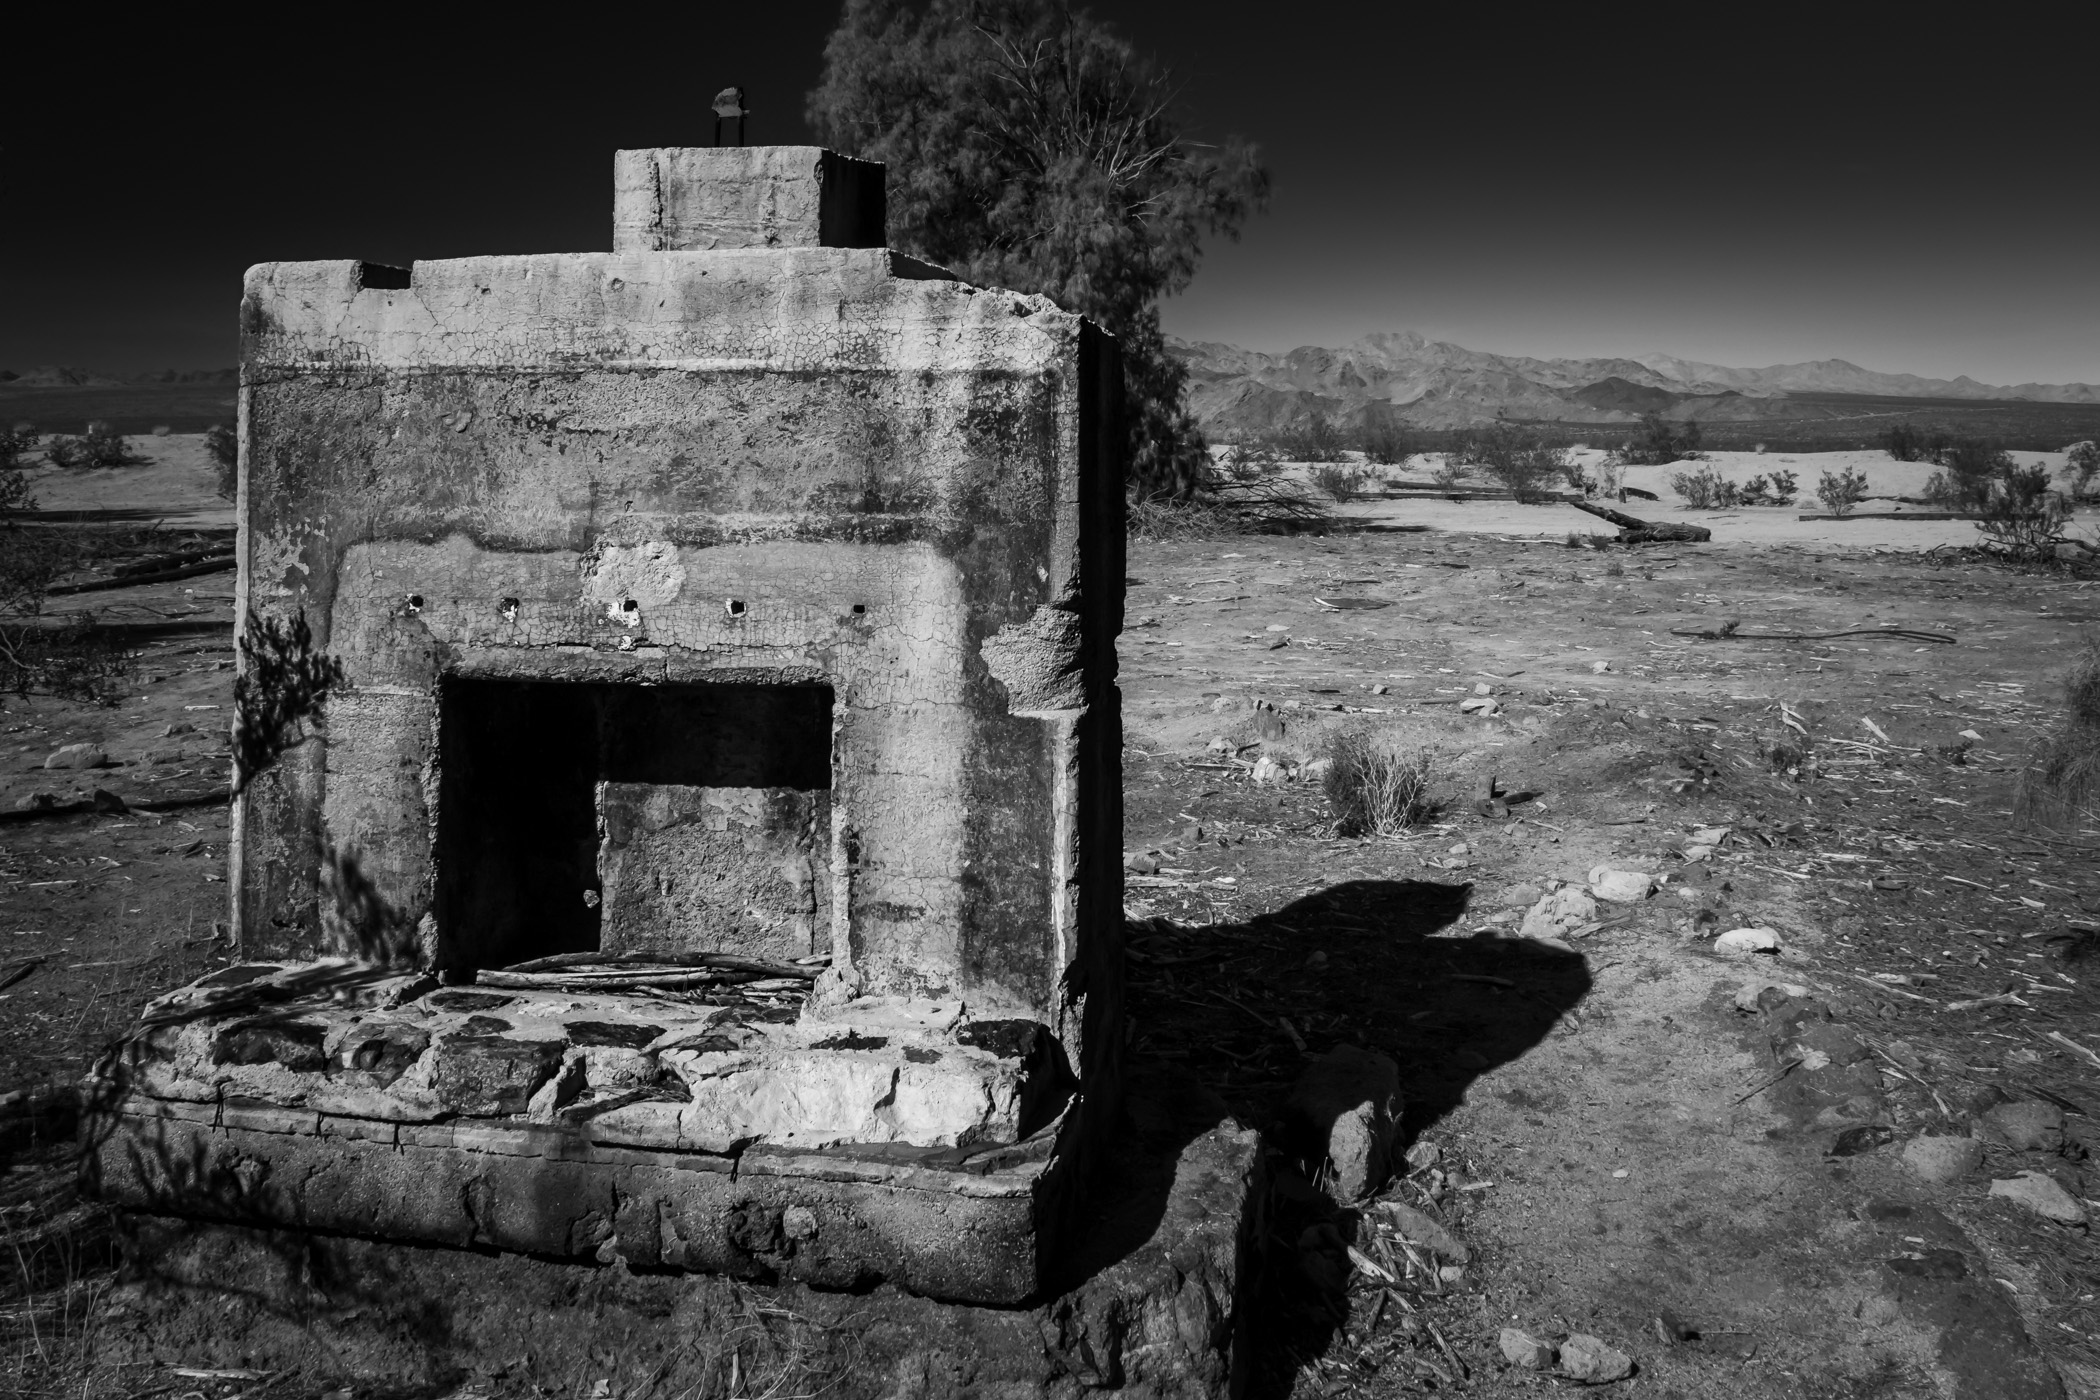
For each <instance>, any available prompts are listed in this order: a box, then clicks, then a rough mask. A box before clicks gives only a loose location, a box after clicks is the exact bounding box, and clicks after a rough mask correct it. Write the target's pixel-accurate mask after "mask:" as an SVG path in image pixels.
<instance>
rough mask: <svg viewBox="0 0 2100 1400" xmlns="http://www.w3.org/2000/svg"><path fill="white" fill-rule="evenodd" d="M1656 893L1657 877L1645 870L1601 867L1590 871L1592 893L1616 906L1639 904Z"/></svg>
mask: <svg viewBox="0 0 2100 1400" xmlns="http://www.w3.org/2000/svg"><path fill="white" fill-rule="evenodd" d="M1654 891H1655V877H1654V876H1653V875H1650V874H1649V873H1648V872H1647V871H1645V870H1614V869H1612V868H1611V867H1610V866H1608V865H1600V866H1598V867H1597V868H1596V869H1594V870H1592V871H1590V893H1592V894H1594V895H1596V896H1597V898H1599V899H1608V900H1610V901H1611V902H1612V903H1614V904H1639V903H1640V902H1641V901H1642V900H1644V899H1646V898H1647V897H1648V896H1649V895H1650V894H1652V893H1654Z"/></svg>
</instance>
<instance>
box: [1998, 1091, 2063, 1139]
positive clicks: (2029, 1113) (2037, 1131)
mask: <svg viewBox="0 0 2100 1400" xmlns="http://www.w3.org/2000/svg"><path fill="white" fill-rule="evenodd" d="M1983 1128H1984V1135H1985V1136H1986V1137H1989V1138H1991V1139H1992V1140H1994V1141H1997V1142H2002V1143H2004V1144H2005V1145H2006V1146H2007V1147H2010V1148H2012V1149H2013V1150H2014V1151H2017V1152H2057V1151H2060V1150H2062V1148H2063V1145H2064V1111H2063V1110H2062V1109H2060V1108H2058V1107H2057V1106H2056V1105H2055V1104H2053V1103H2041V1102H2039V1101H2037V1100H2035V1099H2023V1100H2022V1101H2020V1102H2018V1103H2006V1104H1999V1105H1998V1106H1997V1107H1996V1108H1993V1109H1991V1110H1989V1111H1988V1112H1986V1113H1985V1114H1984V1115H1983Z"/></svg>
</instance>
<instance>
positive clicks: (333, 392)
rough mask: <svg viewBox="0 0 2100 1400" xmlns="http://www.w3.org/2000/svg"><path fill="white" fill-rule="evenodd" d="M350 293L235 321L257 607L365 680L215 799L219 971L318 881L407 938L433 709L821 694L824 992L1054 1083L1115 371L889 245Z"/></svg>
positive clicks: (424, 904)
mask: <svg viewBox="0 0 2100 1400" xmlns="http://www.w3.org/2000/svg"><path fill="white" fill-rule="evenodd" d="M367 280H372V281H375V282H377V281H380V280H386V279H379V278H372V279H367V278H366V276H365V274H364V272H363V269H362V267H361V265H360V264H357V263H349V262H343V263H306V264H274V265H265V266H261V267H257V268H255V269H252V270H251V271H250V273H249V276H248V283H247V289H246V295H245V297H244V299H243V304H242V327H243V361H242V395H241V400H242V403H241V407H242V411H241V423H242V429H241V431H242V439H243V441H242V488H241V490H242V494H241V509H242V514H243V533H242V541H241V553H242V561H243V574H242V585H241V586H242V591H243V599H244V603H245V605H246V606H248V607H250V608H252V609H253V610H254V611H256V612H257V613H259V614H261V615H264V616H275V617H289V616H291V615H294V614H296V613H299V612H302V611H303V612H304V613H305V614H306V616H307V618H308V620H309V622H310V623H311V624H312V626H313V628H314V631H315V635H316V638H317V641H318V642H319V644H320V645H322V646H324V647H325V648H326V649H327V650H329V651H331V652H333V653H334V654H336V655H338V656H339V657H341V658H342V660H343V661H344V664H345V666H346V668H347V670H348V674H349V678H350V686H349V688H348V689H347V691H346V692H344V693H343V694H341V695H339V696H337V697H336V698H335V699H333V700H331V702H330V703H329V706H328V711H327V714H326V716H325V720H324V724H323V726H322V728H323V739H322V740H321V741H320V742H317V743H315V744H310V745H307V746H304V747H303V748H302V749H300V750H296V751H294V753H293V754H292V755H290V756H289V758H288V759H287V761H286V762H285V763H284V764H282V765H281V766H280V767H279V768H278V769H277V770H275V771H274V772H273V773H271V774H270V775H268V776H266V777H265V778H264V779H263V780H262V781H260V782H259V783H258V784H256V785H255V786H254V787H253V788H251V789H250V790H249V792H248V793H247V794H246V795H244V797H243V798H242V800H241V802H240V804H239V809H238V811H237V814H236V825H237V833H238V834H237V844H238V851H237V864H236V871H237V882H238V888H237V890H236V900H237V915H236V917H237V926H238V929H239V932H240V937H241V939H242V944H243V947H244V949H246V950H247V951H249V952H250V953H251V954H255V955H262V954H289V955H301V954H312V953H315V952H319V951H321V950H322V949H323V947H324V945H325V943H326V942H327V939H328V937H329V936H330V934H331V933H333V934H334V935H335V936H336V937H338V938H339V937H340V936H341V933H340V930H339V929H333V928H332V927H331V925H330V920H331V917H332V916H331V915H330V914H329V913H328V909H327V906H329V903H330V898H333V896H332V895H331V896H330V897H328V898H324V894H323V891H324V889H328V890H333V889H334V888H335V886H333V885H329V884H327V882H324V880H323V878H322V872H321V870H320V868H319V866H320V864H321V862H320V856H319V853H322V852H327V851H333V852H335V853H336V854H337V856H338V858H340V857H341V856H342V855H344V854H346V853H347V854H349V855H351V856H354V857H355V859H356V860H357V862H358V868H359V872H360V875H361V878H362V879H364V880H365V881H366V882H367V884H368V886H369V889H370V891H371V892H372V894H373V896H374V899H375V900H376V902H377V903H378V904H379V905H381V906H383V907H385V908H387V909H389V910H392V911H396V912H397V913H398V915H399V917H400V918H401V919H403V920H406V921H407V922H408V923H410V924H414V923H415V922H416V921H419V920H421V919H422V918H423V917H424V916H425V915H428V914H430V913H431V912H432V910H433V908H434V906H435V903H436V891H437V889H438V886H439V883H440V879H441V871H440V869H439V865H440V843H439V841H438V840H437V827H438V825H439V821H438V817H437V813H436V808H437V806H438V803H439V793H440V792H441V790H442V787H443V782H444V772H445V767H446V753H445V746H444V744H443V743H442V742H441V741H440V736H441V734H442V733H443V731H444V724H443V722H442V716H441V714H440V709H441V696H442V694H443V689H444V686H445V684H446V683H447V682H448V681H452V680H457V679H480V680H513V681H527V680H531V681H563V680H566V681H594V682H600V683H631V684H637V685H659V686H681V685H704V684H710V683H728V684H801V685H811V684H821V685H826V686H829V687H830V688H831V690H832V693H833V695H834V697H835V708H834V731H833V763H834V770H833V779H834V780H833V787H832V791H831V795H830V821H831V827H832V839H831V841H830V849H829V851H828V852H827V853H826V855H827V858H828V866H829V869H828V875H829V886H830V899H831V910H830V912H831V919H830V927H831V929H832V931H833V935H834V938H835V954H836V958H837V965H838V972H839V978H840V981H841V985H842V986H844V987H846V988H847V989H849V990H853V991H859V992H866V993H880V994H894V995H912V996H926V997H949V996H962V997H966V998H969V999H970V1000H971V1002H972V1003H973V1007H979V1006H981V1007H984V1008H986V1010H987V1011H988V1012H989V1011H991V1010H1003V1011H1005V1012H1007V1013H1009V1014H1015V1015H1026V1016H1029V1017H1032V1018H1034V1019H1038V1020H1041V1021H1044V1022H1046V1023H1048V1024H1050V1025H1051V1026H1052V1027H1053V1029H1054V1030H1056V1031H1057V1033H1058V1034H1059V1035H1060V1037H1061V1038H1062V1039H1063V1040H1064V1042H1065V1043H1066V1045H1067V1046H1068V1047H1069V1048H1070V1049H1071V1050H1072V1051H1073V1054H1074V1058H1075V1060H1076V1059H1078V1058H1079V1050H1080V1044H1079V1043H1080V1041H1081V1039H1082V1010H1083V1011H1084V1017H1083V1023H1084V1024H1085V1025H1086V1026H1090V1027H1093V1028H1094V1029H1095V1030H1096V1031H1099V1030H1101V1025H1100V1024H1099V1023H1100V1018H1101V1017H1102V1016H1106V1015H1109V1014H1110V1008H1112V1007H1113V1006H1114V1005H1115V1004H1116V997H1117V977H1118V969H1119V968H1120V948H1119V945H1118V940H1119V936H1120V931H1119V928H1118V927H1117V924H1118V923H1119V920H1120V903H1121V888H1120V878H1119V861H1118V859H1117V852H1118V849H1119V846H1120V812H1119V807H1118V805H1117V804H1118V800H1119V799H1118V796H1117V794H1118V790H1119V776H1118V772H1117V766H1118V758H1117V755H1118V751H1119V746H1120V726H1119V718H1118V715H1117V697H1116V690H1115V685H1114V674H1115V671H1114V668H1115V654H1114V635H1115V633H1116V631H1117V630H1118V629H1119V628H1120V625H1121V599H1122V567H1121V532H1122V526H1121V491H1120V483H1119V480H1118V477H1117V453H1116V432H1115V429H1114V426H1113V418H1114V415H1115V413H1116V411H1117V405H1116V399H1115V393H1116V383H1117V373H1116V369H1115V364H1114V347H1113V344H1112V342H1109V341H1108V340H1107V339H1106V338H1105V337H1103V336H1101V335H1100V334H1099V333H1098V332H1097V331H1095V330H1093V329H1092V328H1091V327H1089V326H1087V325H1085V323H1084V322H1082V321H1081V320H1080V319H1079V318H1077V317H1074V316H1071V315H1068V314H1066V313H1063V312H1060V311H1058V310H1057V309H1056V308H1055V307H1054V306H1052V305H1051V304H1050V303H1049V302H1048V301H1046V300H1044V299H1042V298H1038V297H1022V296H1017V295H1015V294H1012V293H1008V292H999V291H989V290H982V289H978V288H973V287H969V286H966V285H964V284H962V283H959V282H956V281H954V280H952V279H949V278H948V277H947V276H946V275H945V274H942V273H940V272H939V271H938V270H937V269H930V268H926V267H924V266H923V265H920V264H915V263H913V262H911V261H910V260H909V259H906V258H903V257H901V256H900V255H897V254H894V253H891V252H888V251H886V250H880V249H871V250H858V249H839V248H800V249H793V250H788V251H764V250H735V251H711V252H679V251H674V252H623V253H615V254H602V253H601V254H573V255H550V256H534V257H514V258H471V259H459V260H452V261H445V262H423V263H418V264H417V265H416V266H415V268H414V271H413V276H412V278H411V279H410V285H409V286H407V287H405V288H404V287H391V288H389V287H380V286H376V285H375V286H369V287H368V286H366V285H364V283H365V282H366V281H367ZM394 280H398V279H394ZM521 761H528V762H529V761H530V755H523V756H521ZM1090 998H1091V1001H1090V1000H1089V999H1090ZM1102 1040H1103V1044H1104V1046H1106V1045H1109V1044H1112V1043H1113V1037H1112V1036H1104V1037H1103V1038H1102Z"/></svg>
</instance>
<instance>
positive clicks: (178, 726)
mask: <svg viewBox="0 0 2100 1400" xmlns="http://www.w3.org/2000/svg"><path fill="white" fill-rule="evenodd" d="M196 732H197V726H196V725H194V724H191V723H190V722H189V721H188V720H186V719H178V720H176V721H175V722H174V723H173V724H169V725H163V726H162V727H161V731H160V737H161V738H163V739H172V738H174V737H175V736H176V735H178V734H195V733H196Z"/></svg>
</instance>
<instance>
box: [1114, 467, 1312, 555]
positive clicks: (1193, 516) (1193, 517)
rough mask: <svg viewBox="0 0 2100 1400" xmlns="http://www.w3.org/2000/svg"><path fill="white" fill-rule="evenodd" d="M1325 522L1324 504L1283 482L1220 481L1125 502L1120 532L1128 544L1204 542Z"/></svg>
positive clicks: (1270, 479) (1282, 531) (1281, 532)
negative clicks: (1187, 491) (1187, 493)
mask: <svg viewBox="0 0 2100 1400" xmlns="http://www.w3.org/2000/svg"><path fill="white" fill-rule="evenodd" d="M1327 518H1328V510H1327V507H1326V506H1325V505H1324V504H1322V503H1321V502H1320V501H1319V500H1318V499H1317V498H1315V497H1314V496H1312V495H1310V494H1309V493H1307V492H1305V491H1303V490H1300V489H1298V488H1297V487H1296V486H1294V485H1292V484H1291V483H1290V482H1289V481H1287V480H1282V479H1278V478H1273V477H1264V478H1258V479H1255V480H1252V481H1242V480H1236V479H1232V478H1221V479H1217V480H1213V481H1212V482H1210V483H1209V484H1208V485H1207V486H1206V487H1205V488H1204V489H1203V490H1200V491H1197V492H1196V493H1195V494H1194V495H1191V496H1186V497H1164V496H1158V497H1153V498H1152V499H1150V500H1145V499H1140V498H1136V497H1133V498H1131V500H1130V502H1129V504H1128V506H1127V508H1126V514H1125V517H1124V529H1125V532H1126V533H1127V534H1128V536H1129V537H1130V538H1131V539H1134V540H1208V539H1217V538H1219V537H1221V536H1227V535H1287V534H1290V533H1292V532H1294V531H1297V530H1303V529H1307V528H1310V527H1312V526H1315V525H1318V524H1320V523H1321V522H1322V521H1324V520H1326V519H1327Z"/></svg>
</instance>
